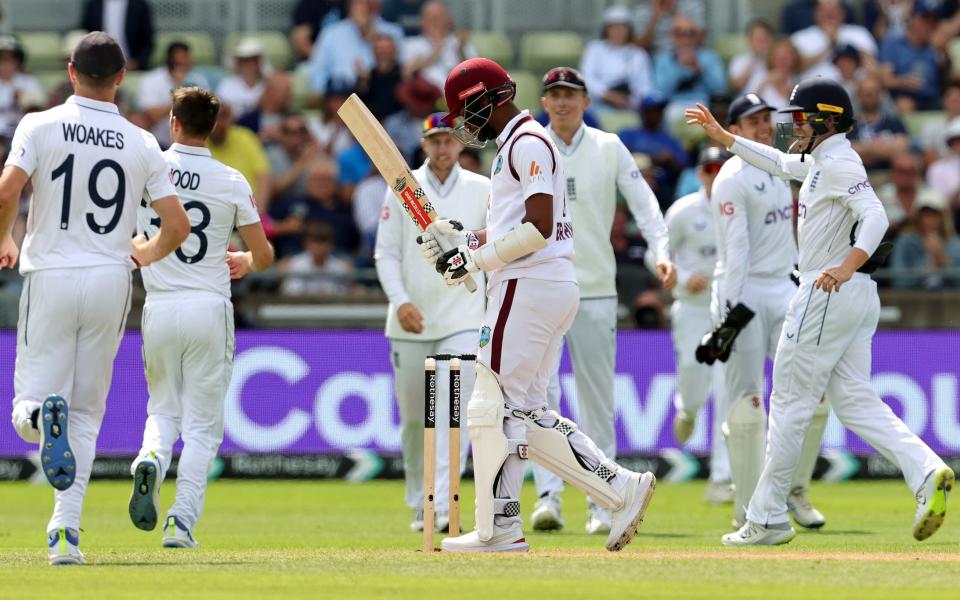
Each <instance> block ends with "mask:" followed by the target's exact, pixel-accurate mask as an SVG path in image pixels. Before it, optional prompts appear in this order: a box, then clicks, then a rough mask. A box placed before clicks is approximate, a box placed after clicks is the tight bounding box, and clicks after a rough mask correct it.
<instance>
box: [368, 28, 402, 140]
mask: <svg viewBox="0 0 960 600" xmlns="http://www.w3.org/2000/svg"><path fill="white" fill-rule="evenodd" d="M373 58H374V66H373V68H372V69H369V70H368V69H363V70H362V71H360V73H359V75H358V77H357V94H358V95H359V96H360V99H361V100H363V103H364V104H366V105H367V108H369V109H370V112H372V113H373V116H375V117H376V118H377V119H378V120H380V121H383V120H384V119H385V118H387V117H389V116H390V115H392V114H394V113H396V112H399V111H401V110H403V105H402V104H400V101H399V100H397V96H396V94H395V93H394V91H395V90H396V87H397V86H398V85H400V82H401V81H403V70H402V68H401V67H400V61H399V57H398V56H397V44H396V42H394V41H393V38H392V37H390V36H389V35H383V34H382V33H380V34H377V36H376V37H375V38H374V41H373Z"/></svg>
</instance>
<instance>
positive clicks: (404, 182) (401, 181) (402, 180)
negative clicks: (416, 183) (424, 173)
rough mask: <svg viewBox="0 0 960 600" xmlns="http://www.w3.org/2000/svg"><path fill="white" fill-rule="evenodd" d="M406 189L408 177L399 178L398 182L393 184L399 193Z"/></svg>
mask: <svg viewBox="0 0 960 600" xmlns="http://www.w3.org/2000/svg"><path fill="white" fill-rule="evenodd" d="M405 187H407V178H406V177H397V180H396V181H395V182H393V189H395V190H397V192H402V191H403V188H405Z"/></svg>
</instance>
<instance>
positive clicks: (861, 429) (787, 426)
mask: <svg viewBox="0 0 960 600" xmlns="http://www.w3.org/2000/svg"><path fill="white" fill-rule="evenodd" d="M819 274H820V273H819V272H810V273H804V274H803V275H802V276H801V278H800V287H799V288H798V289H797V292H796V294H795V295H794V296H793V299H792V300H791V301H790V308H789V311H788V313H787V318H786V321H785V322H784V325H783V333H782V335H781V336H780V343H779V345H778V347H777V355H776V358H775V360H774V363H773V394H772V395H771V397H770V425H769V430H768V432H767V453H766V460H765V462H764V465H763V472H762V474H761V476H760V481H759V482H758V483H757V487H756V491H755V492H754V494H753V498H752V499H751V500H750V506H749V508H748V510H747V518H748V519H749V520H750V521H753V522H754V523H759V524H761V525H767V524H778V523H786V522H787V521H788V519H787V494H788V493H789V492H790V486H791V477H792V475H793V470H794V468H795V467H796V464H797V460H798V459H799V457H800V447H801V444H802V442H803V438H804V434H805V433H806V431H807V427H808V426H809V424H810V420H811V418H812V416H813V412H814V410H815V409H816V408H817V405H818V404H819V403H820V398H821V397H822V396H823V394H824V393H825V392H826V394H827V397H828V398H829V399H830V404H831V406H832V407H833V410H834V412H835V413H836V415H837V418H839V419H840V422H841V423H843V424H844V425H845V426H846V427H847V428H848V429H850V430H852V431H853V432H854V433H856V434H857V435H859V436H860V437H861V438H863V439H864V440H865V441H866V442H868V443H869V444H870V445H872V446H873V447H874V448H876V449H877V450H879V451H880V453H881V454H883V455H884V456H885V457H887V458H888V459H889V460H890V461H892V462H893V463H894V464H896V465H897V466H898V467H900V469H901V471H903V475H904V478H905V479H906V482H907V485H908V486H909V487H910V490H911V491H912V492H916V491H917V490H918V489H919V488H920V486H921V485H922V484H923V480H924V478H925V477H926V476H927V474H928V473H929V472H930V471H932V470H934V469H937V468H939V467H942V466H943V464H944V463H943V461H942V460H940V458H939V457H938V456H937V455H936V454H934V453H933V451H932V450H931V449H930V448H929V447H928V446H927V445H926V444H925V443H923V441H922V440H920V438H918V437H917V436H916V435H915V434H913V433H912V432H911V431H910V430H909V429H907V426H906V425H904V424H903V421H901V420H900V419H899V418H897V416H896V415H895V414H894V413H893V411H892V410H890V407H889V406H887V405H886V404H884V402H883V401H882V400H881V399H880V397H879V396H877V394H876V392H874V391H873V387H872V385H871V383H870V361H871V354H870V346H871V343H872V340H873V334H874V332H875V331H876V329H877V321H878V320H879V317H880V299H879V297H878V296H877V285H876V283H874V282H873V280H872V279H870V277H869V276H868V275H866V274H863V273H856V274H855V275H854V276H853V278H852V279H850V281H848V282H847V283H845V284H843V288H842V289H841V290H840V291H839V292H833V293H830V294H828V293H826V292H824V291H822V290H817V289H815V288H814V285H813V283H814V280H815V279H816V278H817V276H818V275H819Z"/></svg>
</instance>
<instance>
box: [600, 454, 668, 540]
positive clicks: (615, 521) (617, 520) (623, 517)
mask: <svg viewBox="0 0 960 600" xmlns="http://www.w3.org/2000/svg"><path fill="white" fill-rule="evenodd" d="M629 473H630V475H629V478H630V480H629V481H627V486H626V488H624V494H623V495H624V499H623V508H621V509H620V510H618V511H616V512H614V513H613V515H611V516H612V520H611V523H610V535H609V536H607V550H609V551H611V552H617V551H619V550H622V549H623V547H624V546H626V545H627V544H629V543H630V540H632V539H633V536H635V535H636V534H637V527H639V526H640V523H641V522H642V521H643V516H644V515H645V514H647V507H648V506H650V500H651V499H652V498H653V491H654V490H655V489H656V487H657V478H656V477H654V476H653V473H650V472H647V473H643V474H641V473H633V472H629Z"/></svg>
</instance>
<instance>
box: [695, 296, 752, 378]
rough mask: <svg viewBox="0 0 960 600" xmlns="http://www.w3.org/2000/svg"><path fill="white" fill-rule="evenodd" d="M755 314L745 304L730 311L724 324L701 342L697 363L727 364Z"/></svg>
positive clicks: (705, 336) (697, 353)
mask: <svg viewBox="0 0 960 600" xmlns="http://www.w3.org/2000/svg"><path fill="white" fill-rule="evenodd" d="M753 314H754V313H753V311H752V310H750V309H749V308H747V307H746V306H744V305H743V304H737V305H736V306H734V307H733V308H732V309H730V312H729V313H727V318H726V319H724V321H723V323H721V324H720V326H719V327H717V328H716V329H714V330H713V331H711V332H710V333H708V334H706V335H704V336H703V339H702V340H700V345H699V346H697V352H696V357H697V362H701V363H705V364H708V365H712V364H713V363H714V362H715V361H716V360H717V359H720V362H727V359H728V358H730V351H731V350H733V342H734V340H736V339H737V336H738V335H740V331H741V330H742V329H743V328H744V327H746V326H747V324H748V323H749V322H750V319H752V318H753Z"/></svg>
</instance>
